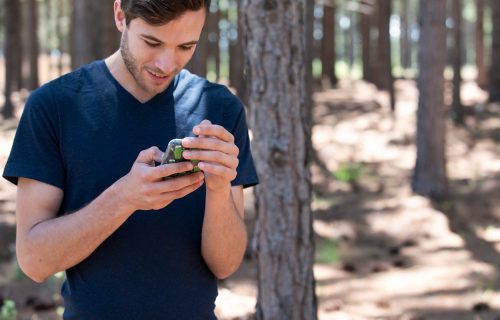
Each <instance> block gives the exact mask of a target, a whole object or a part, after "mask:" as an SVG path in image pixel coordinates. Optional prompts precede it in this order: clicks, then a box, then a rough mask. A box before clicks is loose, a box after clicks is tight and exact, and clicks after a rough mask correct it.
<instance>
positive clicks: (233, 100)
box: [176, 69, 241, 105]
mask: <svg viewBox="0 0 500 320" xmlns="http://www.w3.org/2000/svg"><path fill="white" fill-rule="evenodd" d="M177 90H178V91H182V92H185V91H189V92H191V93H192V92H198V93H199V94H200V95H204V98H205V99H217V100H218V101H219V103H221V102H224V103H225V104H237V105H241V103H240V100H239V99H238V97H237V96H236V95H235V94H233V93H232V92H231V91H230V90H229V88H228V87H226V86H225V85H223V84H219V83H214V82H211V81H208V80H207V79H206V78H203V77H200V76H198V75H195V74H193V73H191V72H189V71H188V70H186V69H183V70H182V71H181V72H180V73H179V80H178V83H177V86H176V91H177Z"/></svg>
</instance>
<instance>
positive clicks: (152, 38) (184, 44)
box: [141, 34, 198, 46]
mask: <svg viewBox="0 0 500 320" xmlns="http://www.w3.org/2000/svg"><path fill="white" fill-rule="evenodd" d="M141 37H143V38H146V39H148V40H151V41H154V42H158V43H163V41H161V40H160V39H158V38H156V37H153V36H150V35H147V34H141ZM197 43H198V41H196V40H193V41H188V42H185V43H181V44H180V45H181V46H191V45H195V44H197Z"/></svg>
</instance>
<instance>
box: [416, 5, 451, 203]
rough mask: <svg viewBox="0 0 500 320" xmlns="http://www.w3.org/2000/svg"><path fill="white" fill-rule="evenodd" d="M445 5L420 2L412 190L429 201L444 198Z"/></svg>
mask: <svg viewBox="0 0 500 320" xmlns="http://www.w3.org/2000/svg"><path fill="white" fill-rule="evenodd" d="M445 19H446V2H445V1H436V0H421V1H420V17H419V20H420V30H421V31H420V45H419V47H420V52H419V64H420V75H419V81H418V87H419V91H420V97H419V103H418V112H417V160H416V165H415V171H414V174H413V181H412V188H413V191H415V192H416V193H418V194H420V195H423V196H428V197H432V198H441V197H443V196H445V195H446V192H447V181H446V157H445V109H444V94H443V92H444V76H443V72H444V67H445V64H446V27H445Z"/></svg>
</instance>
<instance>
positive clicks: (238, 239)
mask: <svg viewBox="0 0 500 320" xmlns="http://www.w3.org/2000/svg"><path fill="white" fill-rule="evenodd" d="M246 245H247V233H246V228H245V224H244V221H243V213H242V212H241V213H240V212H238V210H237V208H236V205H235V203H234V201H233V198H232V194H231V189H230V187H228V188H227V190H224V191H219V192H211V191H209V190H207V194H206V204H205V219H204V222H203V231H202V254H203V258H204V259H205V262H206V263H207V265H208V266H209V268H210V269H211V271H212V272H213V273H214V274H215V276H216V277H217V278H219V279H222V278H226V277H228V276H229V275H231V274H232V273H233V272H234V271H236V269H237V268H238V266H239V265H240V263H241V260H242V258H243V255H244V253H245V249H246Z"/></svg>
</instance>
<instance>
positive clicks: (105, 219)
mask: <svg viewBox="0 0 500 320" xmlns="http://www.w3.org/2000/svg"><path fill="white" fill-rule="evenodd" d="M131 213H132V211H131V209H130V208H125V207H123V206H121V201H120V197H119V194H118V192H117V191H116V190H115V186H111V187H110V188H109V189H107V190H105V191H104V192H103V193H102V194H101V195H100V196H98V197H97V198H96V199H95V200H94V201H92V202H91V203H90V204H88V205H87V206H86V207H84V208H82V209H80V210H78V211H76V212H73V213H71V214H67V215H64V216H61V217H58V218H55V219H49V220H46V221H42V222H40V223H38V224H36V225H35V226H33V227H32V228H31V229H30V230H28V231H26V233H25V235H24V237H23V241H18V242H17V250H18V259H19V262H20V264H21V267H22V268H23V270H24V271H25V272H26V273H27V274H28V275H29V276H30V277H32V278H33V279H34V280H35V281H39V282H41V281H43V280H45V279H46V278H47V277H49V276H50V275H52V274H54V273H56V272H58V271H62V270H66V269H68V268H70V267H72V266H74V265H76V264H78V263H79V262H81V261H82V260H83V259H85V258H87V257H88V256H89V255H90V254H91V253H92V252H93V251H94V250H95V249H96V248H97V247H98V246H99V245H100V244H101V243H102V242H103V241H104V240H105V239H106V238H108V237H109V236H110V235H111V234H112V233H113V232H114V231H115V230H116V229H118V227H119V226H120V225H122V224H123V223H124V222H125V220H126V219H127V218H128V217H129V216H130V214H131Z"/></svg>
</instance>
